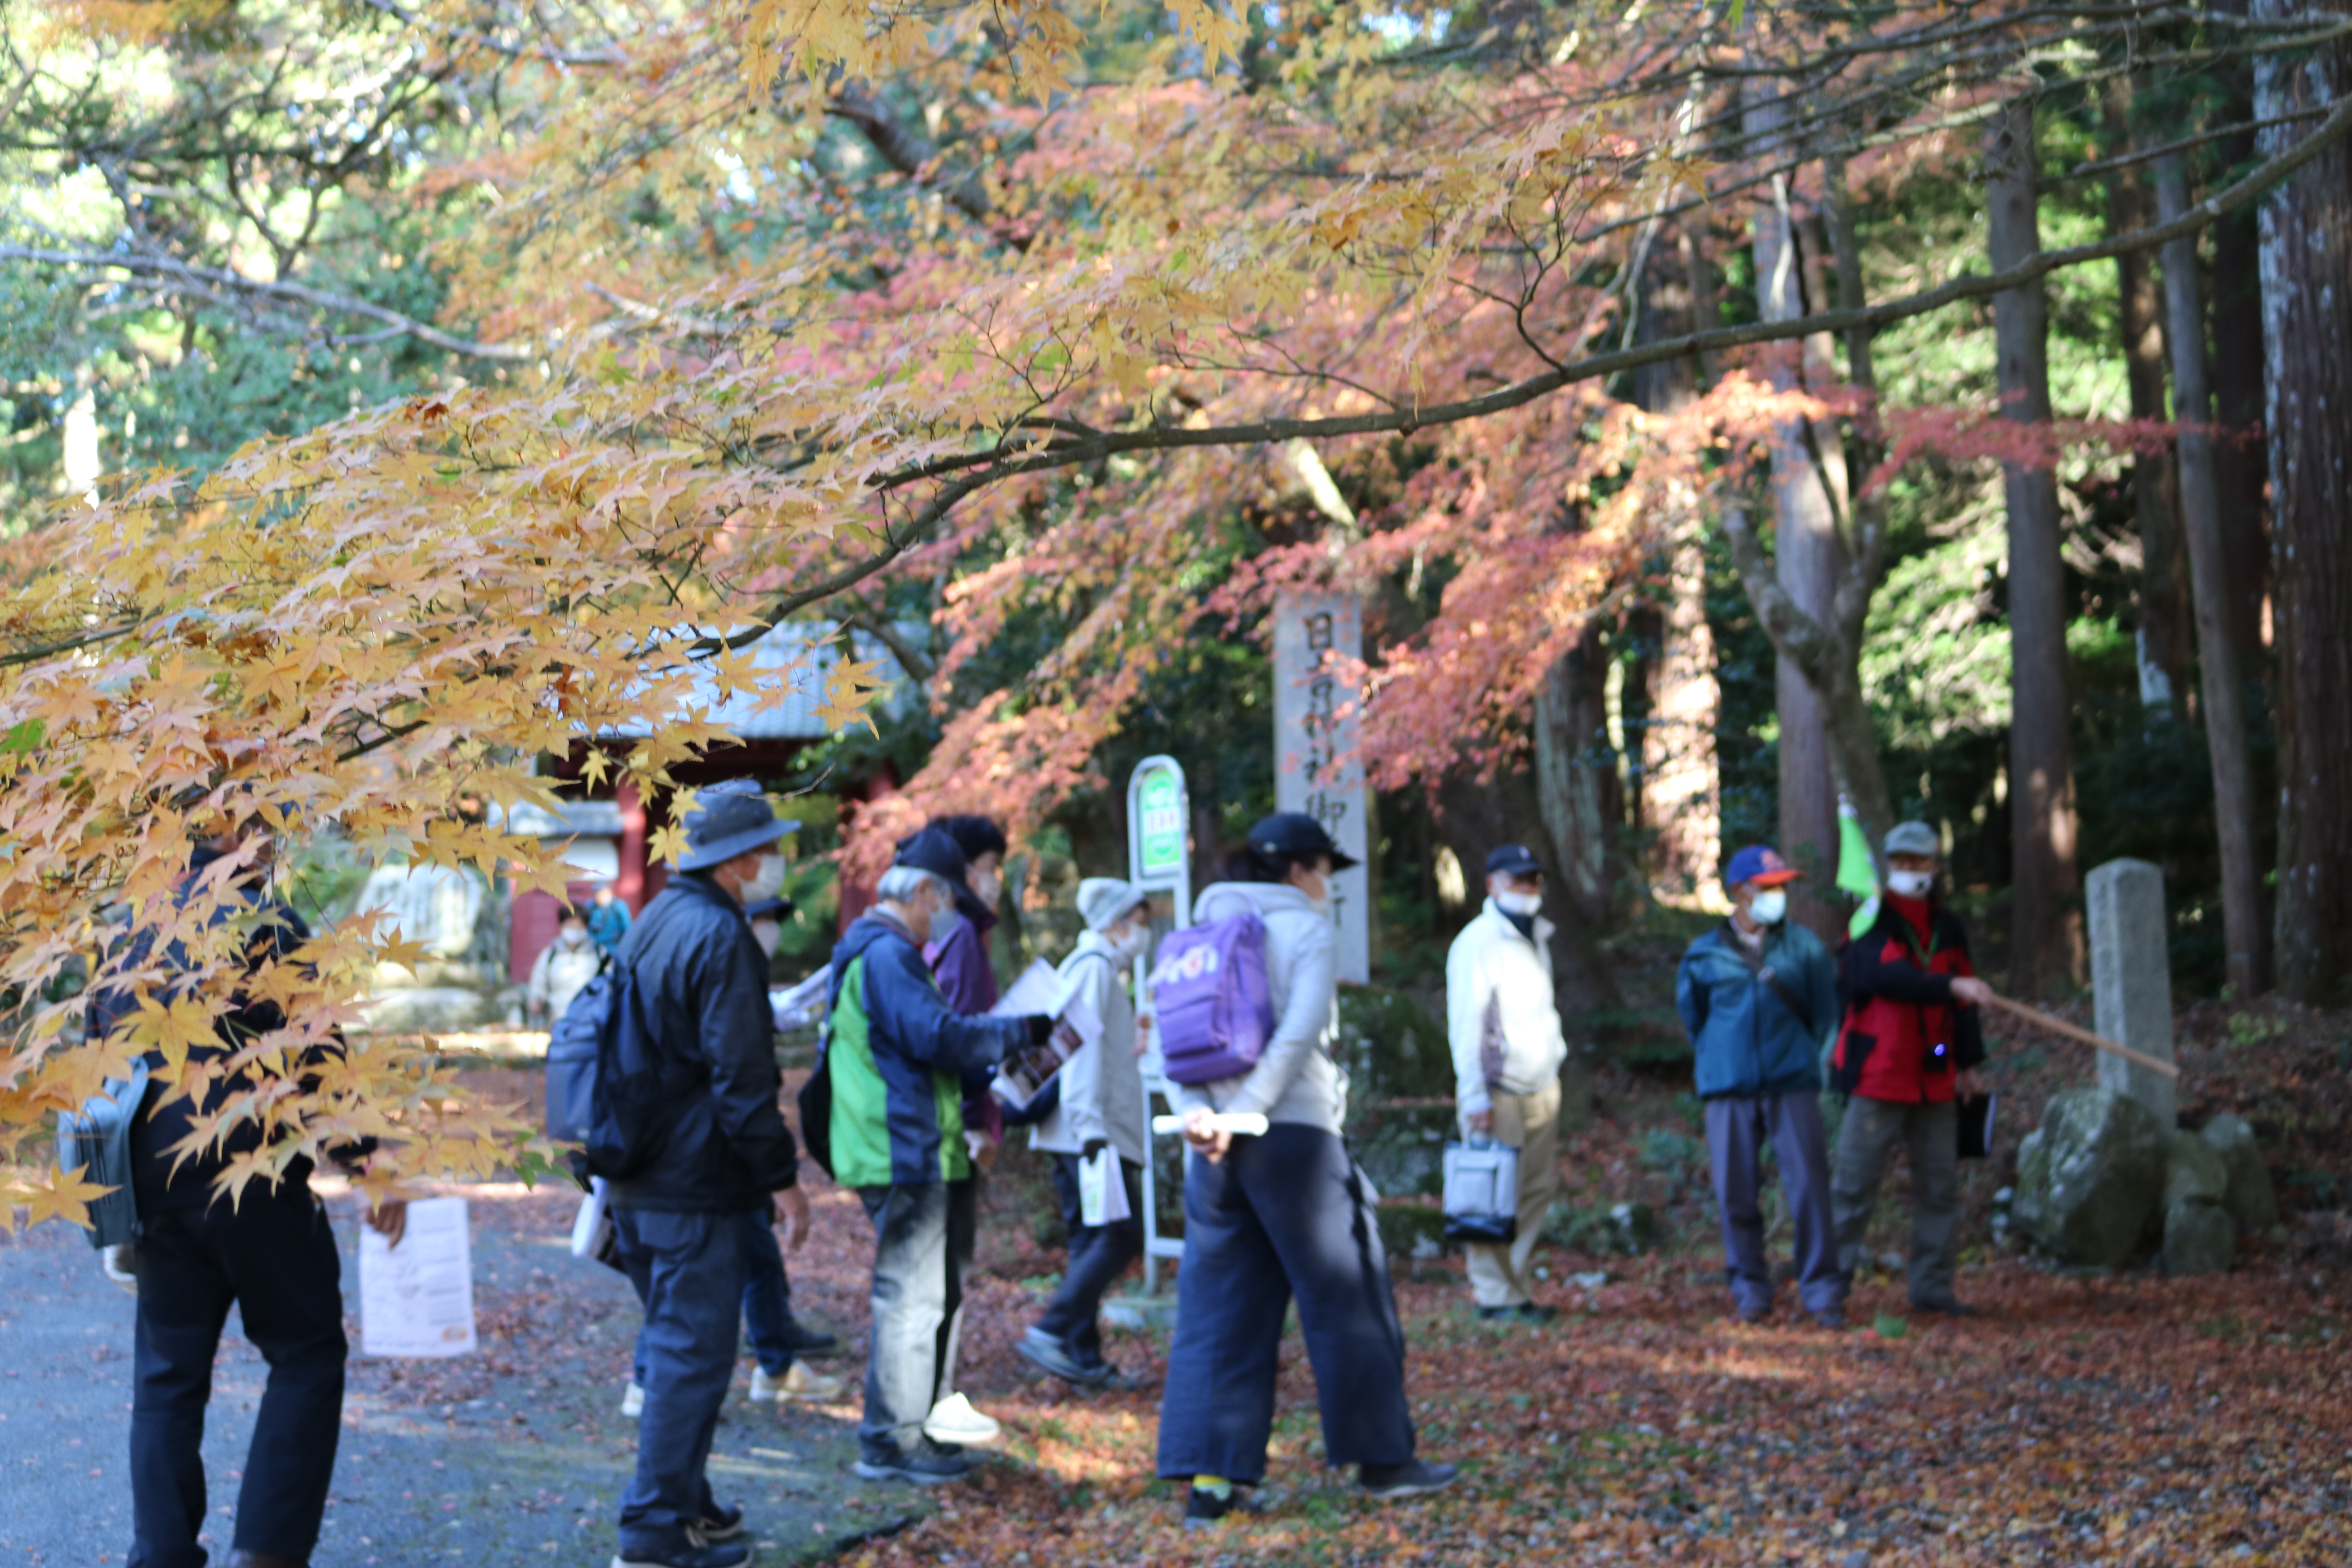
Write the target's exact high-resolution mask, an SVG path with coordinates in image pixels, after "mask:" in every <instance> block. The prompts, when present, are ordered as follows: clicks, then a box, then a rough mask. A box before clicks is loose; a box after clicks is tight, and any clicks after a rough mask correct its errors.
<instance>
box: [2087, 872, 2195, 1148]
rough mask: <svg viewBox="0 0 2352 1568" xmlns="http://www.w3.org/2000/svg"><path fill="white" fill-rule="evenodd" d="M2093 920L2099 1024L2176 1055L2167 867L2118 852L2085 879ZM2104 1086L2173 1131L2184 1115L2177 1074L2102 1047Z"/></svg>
mask: <svg viewBox="0 0 2352 1568" xmlns="http://www.w3.org/2000/svg"><path fill="white" fill-rule="evenodd" d="M2083 886H2084V898H2085V900H2086V902H2087V903H2088V905H2089V913H2090V927H2091V994H2092V998H2093V1001H2094V1003H2095V1006H2096V1009H2097V1023H2096V1027H2097V1029H2098V1032H2099V1033H2100V1034H2102V1035H2105V1037H2107V1038H2108V1039H2111V1040H2114V1041H2115V1042H2116V1043H2117V1044H2118V1045H2125V1046H2129V1047H2131V1048H2132V1049H2134V1050H2136V1051H2139V1052H2143V1053H2144V1054H2146V1055H2147V1056H2151V1057H2154V1058H2157V1059H2158V1061H2166V1062H2168V1061H2170V1060H2172V1059H2173V1053H2172V958H2171V953H2170V951H2169V946H2168V942H2169V933H2168V931H2167V930H2166V928H2165V921H2164V873H2163V872H2161V871H2159V870H2158V869H2157V868H2155V867H2154V866H2151V865H2149V864H2148V863H2147V861H2145V860H2110V861H2108V862H2107V863H2106V864H2105V865H2104V866H2101V867H2099V868H2097V869H2096V870H2095V871H2093V872H2092V873H2091V874H2090V876H2089V877H2087V878H2085V879H2084V885H2083ZM2098 1055H2099V1087H2100V1088H2101V1089H2111V1090H2113V1091H2114V1092H2116V1093H2117V1094H2122V1095H2126V1096H2129V1097H2130V1098H2131V1099H2133V1100H2137V1101H2138V1102H2139V1103H2140V1104H2141V1105H2143V1106H2145V1107H2146V1108H2147V1111H2148V1113H2149V1114H2150V1115H2152V1116H2154V1117H2155V1118H2156V1123H2157V1125H2158V1127H2160V1128H2162V1129H2163V1130H2164V1131H2165V1132H2166V1133H2167V1134H2169V1133H2170V1132H2171V1131H2172V1130H2173V1128H2174V1127H2175V1126H2176V1125H2177V1124H2178V1122H2179V1109H2180V1107H2179V1092H2178V1090H2177V1089H2176V1088H2175V1086H2174V1083H2173V1080H2172V1079H2168V1078H2167V1077H2165V1076H2164V1075H2163V1074H2162V1073H2159V1072H2154V1071H2151V1070H2149V1069H2148V1068H2144V1067H2141V1066H2140V1065H2139V1064H2137V1062H2130V1061H2126V1060H2125V1059H2124V1058H2121V1057H2119V1056H2116V1055H2115V1054H2114V1053H2113V1052H2110V1051H2101V1052H2100V1053H2099V1054H2098Z"/></svg>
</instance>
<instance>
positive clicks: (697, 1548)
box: [613, 1524, 751, 1568]
mask: <svg viewBox="0 0 2352 1568" xmlns="http://www.w3.org/2000/svg"><path fill="white" fill-rule="evenodd" d="M750 1561H751V1542H748V1541H726V1542H715V1541H712V1540H711V1539H710V1538H709V1536H707V1535H705V1534H704V1533H703V1532H702V1530H701V1528H700V1527H699V1526H698V1525H692V1524H689V1525H688V1526H687V1527H686V1544H685V1545H683V1546H674V1547H671V1548H669V1549H668V1550H667V1551H663V1550H660V1549H650V1550H648V1549H640V1550H638V1551H635V1552H632V1551H630V1550H628V1549H627V1548H626V1547H624V1548H622V1549H621V1550H620V1551H619V1552H614V1554H613V1568H740V1565H741V1564H743V1563H749V1562H750Z"/></svg>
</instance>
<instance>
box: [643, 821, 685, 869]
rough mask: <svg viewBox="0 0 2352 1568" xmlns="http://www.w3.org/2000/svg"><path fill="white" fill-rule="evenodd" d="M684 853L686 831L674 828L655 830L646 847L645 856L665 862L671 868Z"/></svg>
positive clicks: (665, 827)
mask: <svg viewBox="0 0 2352 1568" xmlns="http://www.w3.org/2000/svg"><path fill="white" fill-rule="evenodd" d="M685 852H686V829H684V828H682V827H678V826H663V827H656V828H655V829H654V831H653V837H652V838H651V839H650V840H648V841H647V843H646V854H648V855H650V856H652V857H653V858H655V859H656V860H667V861H668V862H669V863H670V864H671V865H673V866H674V865H676V864H677V858H678V857H679V856H680V855H682V854H684V853H685Z"/></svg>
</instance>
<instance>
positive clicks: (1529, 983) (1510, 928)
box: [1445, 844, 1568, 1322]
mask: <svg viewBox="0 0 2352 1568" xmlns="http://www.w3.org/2000/svg"><path fill="white" fill-rule="evenodd" d="M1542 904H1543V866H1542V863H1541V862H1540V861H1538V860H1537V858H1535V856H1534V855H1532V854H1530V853H1529V852H1528V849H1527V847H1525V846H1523V845H1518V844H1506V845H1504V846H1503V847H1501V848H1499V849H1497V850H1496V851H1495V852H1494V853H1493V854H1491V855H1489V856H1487V857H1486V908H1485V909H1483V910H1480V911H1479V912H1478V918H1477V919H1475V920H1474V921H1471V922H1470V923H1469V925H1467V926H1466V927H1465V928H1464V929H1463V931H1462V934H1461V935H1460V936H1458V937H1456V938H1454V949H1453V951H1452V952H1449V953H1448V954H1446V958H1445V1021H1446V1035H1447V1037H1448V1038H1449V1039H1450V1040H1451V1041H1452V1043H1453V1047H1454V1107H1455V1110H1456V1111H1457V1113H1458V1114H1459V1115H1460V1117H1461V1121H1462V1131H1463V1135H1464V1136H1465V1138H1470V1139H1477V1138H1492V1139H1494V1140H1495V1141H1496V1142H1498V1143H1504V1144H1507V1145H1509V1146H1510V1147H1512V1148H1515V1149H1517V1151H1518V1152H1519V1212H1518V1230H1517V1236H1516V1237H1515V1238H1514V1239H1513V1240H1512V1242H1511V1243H1510V1245H1509V1246H1507V1247H1504V1246H1499V1245H1495V1244H1489V1243H1483V1242H1473V1243H1470V1244H1468V1247H1467V1251H1468V1254H1469V1263H1470V1292H1471V1294H1472V1296H1473V1297H1475V1299H1476V1300H1477V1303H1478V1315H1479V1316H1480V1317H1482V1318H1521V1319H1525V1320H1527V1321H1529V1322H1543V1321H1548V1320H1549V1319H1550V1318H1552V1317H1553V1316H1555V1315H1556V1313H1557V1311H1558V1309H1556V1308H1552V1307H1544V1306H1538V1305H1537V1304H1536V1302H1535V1301H1534V1300H1533V1299H1532V1298H1531V1297H1530V1295H1529V1293H1528V1259H1529V1258H1531V1257H1532V1256H1533V1255H1534V1253H1535V1246H1536V1240H1537V1237H1539V1236H1540V1235H1541V1234H1542V1232H1543V1224H1544V1215H1545V1214H1546V1213H1547V1212H1548V1211H1549V1209H1550V1207H1551V1199H1552V1194H1553V1193H1554V1192H1555V1191H1556V1190H1557V1189H1558V1187H1559V1068H1560V1063H1561V1062H1563V1061H1565V1060H1566V1059H1567V1058H1568V1043H1567V1041H1566V1039H1565V1038H1564V1037H1562V1035H1561V1033H1560V1026H1559V1005H1558V1004H1557V1003H1556V1002H1555V1001H1554V1000H1553V996H1552V982H1551V931H1552V927H1551V922H1550V921H1547V920H1545V919H1544V918H1543V917H1542V916H1541V915H1539V914H1538V913H1537V912H1536V911H1537V910H1538V909H1539V908H1540V907H1541V906H1542Z"/></svg>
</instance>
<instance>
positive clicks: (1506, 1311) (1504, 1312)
mask: <svg viewBox="0 0 2352 1568" xmlns="http://www.w3.org/2000/svg"><path fill="white" fill-rule="evenodd" d="M1518 1315H1519V1310H1518V1309H1517V1307H1481V1308H1479V1309H1478V1321H1480V1322H1482V1323H1499V1322H1503V1321H1506V1320H1508V1319H1511V1318H1516V1317H1517V1316H1518Z"/></svg>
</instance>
